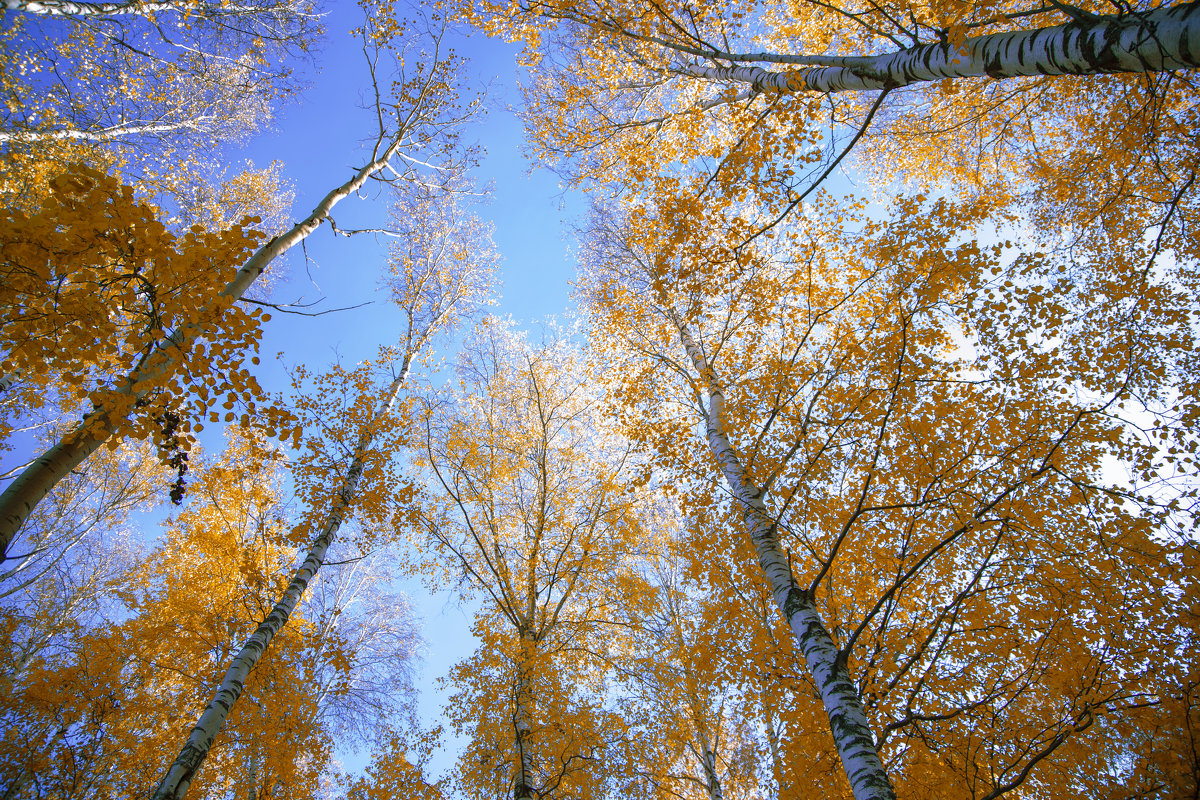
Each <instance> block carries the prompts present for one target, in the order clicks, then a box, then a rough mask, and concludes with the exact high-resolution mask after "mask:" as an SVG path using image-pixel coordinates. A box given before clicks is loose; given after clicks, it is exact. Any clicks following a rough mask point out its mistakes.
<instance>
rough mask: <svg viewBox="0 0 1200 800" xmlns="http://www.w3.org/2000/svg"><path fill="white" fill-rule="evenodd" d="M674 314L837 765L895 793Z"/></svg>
mask: <svg viewBox="0 0 1200 800" xmlns="http://www.w3.org/2000/svg"><path fill="white" fill-rule="evenodd" d="M670 315H671V318H672V322H673V323H674V324H675V326H676V327H677V329H678V330H679V337H680V342H681V343H682V344H683V347H684V350H685V351H686V352H687V355H688V358H689V359H690V361H691V362H692V365H693V367H694V368H695V369H696V372H697V373H698V376H699V379H700V382H701V384H702V385H703V386H704V389H705V393H706V394H707V397H708V408H707V409H706V414H705V416H706V419H705V423H706V429H707V430H706V435H707V439H708V445H709V449H710V450H711V452H712V454H713V457H714V458H715V459H716V461H717V464H718V466H719V468H720V470H721V474H722V477H724V479H725V482H726V483H727V484H728V485H729V488H730V491H731V492H732V494H733V498H734V501H735V502H737V503H738V504H739V505H740V506H741V510H742V517H743V519H744V520H745V522H746V527H747V529H748V530H749V532H750V538H751V540H752V541H753V543H754V550H755V553H756V554H757V556H758V563H759V566H760V567H761V568H762V571H763V574H764V575H765V576H766V578H767V581H768V583H769V585H770V587H771V594H772V596H773V597H774V599H775V604H776V606H777V607H778V608H779V610H780V612H781V613H782V614H783V618H784V620H785V621H786V622H787V623H788V627H789V628H790V629H791V632H792V636H793V638H794V639H795V641H796V644H797V646H798V647H799V648H800V652H801V653H803V654H804V660H805V662H806V663H807V665H808V670H809V674H811V675H812V678H813V681H814V682H815V683H816V686H817V690H818V692H819V693H820V695H821V702H822V704H823V705H824V706H825V713H826V714H827V715H828V717H829V730H830V733H832V734H833V739H834V743H835V744H836V746H837V750H838V756H839V757H840V758H841V761H842V768H843V769H844V770H845V773H846V777H847V778H849V780H850V786H851V789H852V790H853V792H854V798H855V800H894V799H895V796H896V795H895V792H894V791H893V790H892V785H891V781H890V780H889V778H888V775H887V771H886V770H885V769H884V767H883V761H882V760H881V759H880V758H879V753H878V750H877V749H876V747H875V737H874V736H873V735H872V733H871V727H870V723H869V722H868V721H867V715H866V712H865V711H864V710H863V706H862V698H861V697H859V694H858V690H857V688H856V687H855V685H854V681H853V680H851V678H850V674H849V670H848V669H847V668H846V663H845V660H844V658H843V656H842V654H841V653H840V652H839V650H838V647H837V645H836V644H835V643H834V641H833V638H832V637H831V636H830V635H829V631H827V630H826V629H825V625H824V623H823V622H822V620H821V616H820V614H819V613H818V612H817V608H816V606H815V604H814V603H813V598H812V596H811V594H810V593H809V592H807V591H805V590H804V589H802V588H801V587H800V586H799V585H798V584H797V583H796V579H795V577H794V576H793V574H792V569H791V565H790V564H789V563H788V559H787V556H786V555H785V554H784V552H783V548H782V546H781V545H780V542H779V534H778V530H777V529H776V526H775V521H774V520H773V519H772V518H771V516H770V514H769V512H768V511H767V507H766V504H765V503H764V502H763V496H762V492H761V490H760V489H759V488H758V487H756V486H754V485H752V484H751V483H750V481H749V480H748V479H747V476H746V472H745V469H744V467H743V466H742V463H741V461H740V459H739V458H738V456H737V453H736V451H735V450H734V448H733V445H732V444H731V443H730V441H729V437H728V435H727V433H726V431H725V420H724V416H725V415H724V402H725V398H724V394H723V390H722V388H721V386H720V384H719V382H718V381H717V380H716V376H715V375H714V374H713V370H712V368H711V366H710V365H709V363H708V360H707V358H706V356H705V354H704V351H703V349H702V348H701V347H700V345H699V344H698V343H697V342H696V341H695V339H694V338H693V337H692V335H691V332H690V331H689V330H688V328H687V326H686V325H685V324H683V322H682V321H681V320H680V319H679V318H678V316H677V315H676V314H674V312H670Z"/></svg>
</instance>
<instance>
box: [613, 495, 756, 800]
mask: <svg viewBox="0 0 1200 800" xmlns="http://www.w3.org/2000/svg"><path fill="white" fill-rule="evenodd" d="M655 520H656V523H660V524H656V526H655V527H656V528H660V530H659V531H658V533H659V534H660V535H661V534H662V533H665V532H666V531H670V530H672V529H674V528H677V527H678V526H677V525H671V524H669V523H666V521H665V520H662V519H661V517H658V516H656V517H655ZM677 545H678V540H677V539H676V538H675V537H663V538H661V539H658V540H656V541H655V542H654V546H652V547H649V548H646V549H647V551H648V552H647V553H646V559H647V562H648V563H647V564H645V565H644V567H643V569H644V570H645V571H646V576H645V579H646V581H647V585H646V587H645V589H644V591H643V592H641V593H631V597H630V598H629V599H630V600H631V601H633V602H630V604H629V606H628V609H629V610H628V612H627V613H628V616H627V617H626V619H625V624H626V625H628V626H629V629H630V630H631V631H633V632H634V633H633V634H632V636H631V638H632V640H633V642H632V647H630V648H629V649H628V652H627V653H624V654H622V655H619V656H617V658H616V659H615V661H616V664H615V671H616V672H617V674H618V676H619V677H618V680H619V681H620V684H621V685H622V687H623V690H622V692H621V694H622V695H623V697H622V701H621V706H622V710H623V713H624V715H625V718H626V721H627V723H628V724H629V725H630V726H631V732H630V734H631V737H632V738H633V739H634V742H633V745H632V749H633V750H634V752H636V753H637V760H636V764H637V770H638V777H639V779H640V780H641V781H643V782H645V783H646V784H647V785H648V786H647V791H646V796H648V797H664V798H665V797H678V798H706V799H707V800H723V798H728V799H729V800H733V798H740V797H755V796H759V792H760V791H761V790H762V789H763V788H764V787H763V786H762V782H761V781H760V774H759V772H760V766H761V761H762V759H761V756H762V755H763V753H761V752H760V747H759V744H760V742H759V741H758V740H757V739H758V737H757V736H756V730H755V729H756V725H755V720H754V718H753V717H750V716H747V715H746V714H745V713H744V712H745V711H746V710H747V709H746V708H745V707H744V704H743V703H742V698H741V697H740V694H741V693H740V692H739V691H738V688H737V687H736V686H735V685H734V683H733V682H732V681H731V680H730V677H731V675H730V673H729V672H728V671H727V670H726V665H727V660H726V657H725V654H724V653H722V652H721V648H722V646H723V640H724V639H725V638H726V636H725V634H727V631H725V630H723V628H725V627H726V626H729V625H737V626H738V627H740V628H743V629H744V627H745V622H744V621H742V620H735V618H734V617H732V616H730V617H727V618H724V619H722V618H720V617H718V616H717V615H716V614H714V613H710V612H712V611H715V610H716V609H715V608H712V609H706V608H705V607H704V606H705V601H706V600H707V599H708V598H707V597H706V593H705V592H703V591H698V587H696V586H694V585H690V582H689V581H687V580H686V579H685V577H684V575H683V569H684V568H685V567H684V565H685V564H687V562H688V559H686V558H685V557H683V556H682V554H681V553H680V552H679V550H678V549H677ZM777 796H780V795H778V793H777Z"/></svg>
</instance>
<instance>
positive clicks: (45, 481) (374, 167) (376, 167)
mask: <svg viewBox="0 0 1200 800" xmlns="http://www.w3.org/2000/svg"><path fill="white" fill-rule="evenodd" d="M400 144H401V137H400V134H397V135H396V138H395V139H394V140H393V141H392V143H391V145H390V146H389V147H388V148H387V149H386V150H385V151H384V152H383V154H382V155H381V156H379V157H378V158H376V159H375V160H374V161H372V162H371V163H369V164H367V165H366V166H365V167H363V168H362V169H360V170H359V171H358V172H357V173H355V175H354V177H353V178H351V179H350V180H348V181H346V182H345V183H343V184H342V185H341V186H339V187H337V188H336V189H334V190H333V191H331V192H329V194H327V195H325V197H324V198H323V199H322V200H321V202H320V203H318V204H317V206H316V208H314V209H313V210H312V213H310V214H309V215H308V216H307V217H305V218H304V219H303V220H301V221H300V222H298V223H296V224H295V225H294V226H292V228H291V230H289V231H287V232H286V233H284V234H282V235H280V236H277V237H275V238H274V239H272V240H271V241H269V242H267V243H266V244H264V245H263V246H262V247H260V248H259V249H258V250H257V251H256V252H255V253H254V255H252V256H250V259H249V260H248V261H247V262H246V263H245V264H244V265H243V266H242V268H241V269H239V270H238V271H237V274H236V275H235V276H234V278H233V280H231V281H230V282H229V283H228V284H226V285H225V288H224V289H222V290H221V293H220V294H219V295H218V298H217V300H218V302H219V303H221V304H224V305H232V303H233V302H234V301H235V300H237V299H238V298H240V297H242V296H243V295H244V294H245V293H246V291H247V290H248V289H249V288H250V286H251V285H252V284H253V283H254V281H255V280H256V279H257V278H258V276H259V275H261V274H262V273H263V271H264V270H266V268H267V267H268V266H269V265H270V263H271V262H272V261H274V260H275V259H276V258H278V257H279V256H281V255H282V254H283V253H285V252H287V251H288V250H290V249H291V248H292V247H294V246H295V245H297V244H299V243H300V242H302V241H304V239H305V238H307V237H308V235H309V234H310V233H312V232H313V231H315V230H316V229H317V228H318V227H320V226H321V223H322V222H324V221H325V220H326V219H328V218H329V214H330V212H331V211H332V209H333V207H334V206H335V205H337V203H338V202H339V201H340V200H341V199H342V198H344V197H347V196H348V195H351V194H353V193H355V192H357V191H358V190H359V189H360V188H361V187H362V186H363V185H364V184H365V183H366V182H367V180H368V179H369V178H370V177H371V176H372V175H374V174H375V173H376V172H379V171H380V170H382V169H383V168H384V167H385V166H386V165H387V163H388V161H389V160H390V159H391V158H392V157H393V156H395V154H396V152H397V151H398V150H399V149H400ZM202 330H203V326H202V325H200V324H199V323H193V324H189V325H182V326H180V327H179V328H178V329H177V330H175V331H174V332H173V333H172V334H171V335H170V336H168V337H167V338H166V339H165V340H163V341H162V342H161V343H160V344H159V345H158V346H157V347H156V348H155V349H154V350H153V351H152V352H151V353H150V354H149V355H148V356H147V357H145V358H143V359H142V360H141V362H140V363H139V364H138V365H137V367H135V368H134V369H133V370H132V371H131V372H130V373H129V375H127V376H126V377H125V379H124V380H123V381H122V382H121V385H120V386H119V387H118V388H117V389H115V390H114V393H115V395H116V396H115V398H114V400H113V401H112V403H111V404H112V405H119V408H118V409H110V408H109V407H107V406H100V407H98V408H96V409H95V410H94V411H92V412H91V413H90V414H88V415H87V416H86V417H84V418H83V422H82V423H80V425H79V426H78V427H77V428H75V429H74V430H73V431H71V432H70V433H68V434H67V435H66V436H64V437H63V438H62V439H60V440H59V441H58V442H57V443H55V444H54V445H53V446H51V447H50V448H49V449H48V450H47V451H46V452H44V453H43V454H42V455H41V456H39V457H38V458H36V459H34V460H33V461H32V462H31V463H30V464H29V466H27V467H26V468H25V469H24V470H22V471H21V474H20V475H18V476H17V477H16V478H15V479H14V480H13V482H12V483H10V484H9V485H8V487H7V488H5V490H4V492H3V494H0V556H3V558H0V560H4V559H7V558H8V548H9V546H10V545H11V544H12V541H13V539H14V538H15V537H16V535H17V532H18V531H19V530H20V529H21V526H22V525H24V524H25V520H26V519H28V518H29V515H30V514H31V513H32V512H33V509H34V507H35V506H37V504H38V503H39V502H41V500H42V498H43V497H45V496H46V495H47V494H48V493H49V492H50V490H51V489H53V488H54V486H55V484H57V483H58V482H59V481H60V480H62V479H63V478H64V477H66V476H67V475H68V474H69V473H70V472H71V470H73V469H75V467H77V466H79V465H80V464H81V463H82V462H83V460H84V459H85V458H87V457H88V456H89V455H91V454H92V453H94V452H96V450H98V449H99V448H100V445H102V444H104V443H105V442H106V441H108V440H109V439H110V438H111V437H112V435H113V434H114V433H115V432H116V430H117V429H118V428H119V427H120V423H121V422H122V421H123V420H124V419H125V417H126V416H128V414H129V413H130V411H131V410H132V408H133V405H134V403H135V402H136V401H137V400H139V399H141V398H143V397H145V396H146V395H147V394H148V393H149V391H150V387H152V386H154V385H155V384H156V383H157V382H158V381H159V380H161V379H162V378H163V377H164V376H166V375H169V374H171V373H172V372H174V371H175V370H177V369H178V368H179V365H180V362H181V360H182V358H183V356H184V354H185V353H186V352H187V351H188V349H189V348H190V347H191V345H192V342H193V341H195V339H196V337H197V336H199V335H200V333H201V332H202Z"/></svg>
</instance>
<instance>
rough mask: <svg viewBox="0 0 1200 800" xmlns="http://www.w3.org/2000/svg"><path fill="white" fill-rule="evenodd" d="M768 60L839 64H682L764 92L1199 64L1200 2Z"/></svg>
mask: <svg viewBox="0 0 1200 800" xmlns="http://www.w3.org/2000/svg"><path fill="white" fill-rule="evenodd" d="M747 58H748V59H749V58H754V56H747ZM763 60H771V61H781V62H790V63H795V64H804V63H805V62H806V61H808V62H809V63H812V62H813V61H818V60H819V61H823V62H829V61H837V62H839V63H838V65H837V66H816V67H807V68H800V69H793V70H789V71H783V72H774V71H771V70H765V69H762V68H761V67H755V66H735V67H707V66H702V65H699V64H690V65H688V66H686V67H684V68H683V70H684V72H686V73H687V74H690V75H694V76H695V77H698V78H708V79H710V80H717V81H734V82H737V83H743V84H749V85H750V88H751V89H752V90H755V91H760V92H798V91H809V92H844V91H852V90H881V89H896V88H899V87H901V86H908V85H910V84H914V83H924V82H929V81H938V80H945V79H947V78H973V77H982V76H988V77H992V78H1013V77H1018V76H1032V75H1097V74H1106V73H1114V72H1157V71H1161V70H1173V69H1185V68H1193V67H1197V66H1200V2H1197V0H1192V1H1191V2H1187V3H1180V4H1178V5H1175V6H1172V7H1170V8H1160V9H1157V10H1155V11H1151V12H1149V13H1146V14H1133V13H1130V14H1122V15H1120V16H1117V17H1096V18H1093V19H1090V20H1082V19H1081V20H1077V21H1073V22H1069V23H1067V24H1065V25H1058V26H1055V27H1051V28H1041V29H1037V30H1030V31H1015V32H1012V33H993V34H988V35H985V36H973V37H970V38H968V39H967V40H966V41H965V42H964V43H963V44H961V45H955V44H950V43H938V44H925V45H918V46H916V47H911V48H907V49H904V50H899V51H897V52H894V53H885V54H882V55H878V56H856V57H847V58H831V57H820V58H816V57H814V58H807V57H805V56H783V57H780V56H776V57H774V58H770V59H763Z"/></svg>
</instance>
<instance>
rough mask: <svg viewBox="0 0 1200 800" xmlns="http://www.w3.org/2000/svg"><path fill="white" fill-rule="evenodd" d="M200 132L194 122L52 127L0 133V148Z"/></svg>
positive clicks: (198, 126)
mask: <svg viewBox="0 0 1200 800" xmlns="http://www.w3.org/2000/svg"><path fill="white" fill-rule="evenodd" d="M189 129H190V130H194V131H200V132H204V131H206V130H208V131H211V130H212V128H211V127H208V128H206V126H205V125H203V124H201V123H200V122H198V121H197V120H194V119H189V120H180V121H179V122H161V123H143V124H128V125H110V126H108V127H106V128H97V129H95V130H86V129H83V128H52V129H50V130H38V129H33V130H16V131H14V130H8V131H0V145H4V144H10V143H12V142H19V143H22V144H33V143H35V142H67V141H72V142H111V141H112V140H114V139H123V138H125V137H127V136H146V135H149V134H153V133H172V132H175V131H182V130H189Z"/></svg>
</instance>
